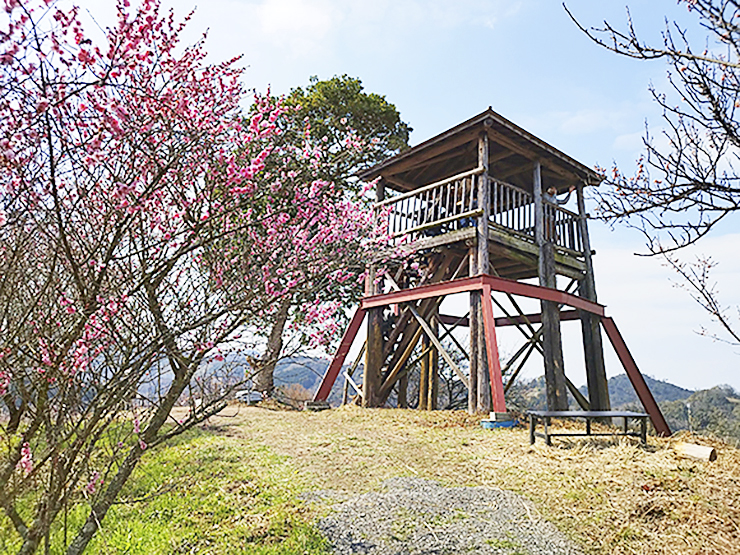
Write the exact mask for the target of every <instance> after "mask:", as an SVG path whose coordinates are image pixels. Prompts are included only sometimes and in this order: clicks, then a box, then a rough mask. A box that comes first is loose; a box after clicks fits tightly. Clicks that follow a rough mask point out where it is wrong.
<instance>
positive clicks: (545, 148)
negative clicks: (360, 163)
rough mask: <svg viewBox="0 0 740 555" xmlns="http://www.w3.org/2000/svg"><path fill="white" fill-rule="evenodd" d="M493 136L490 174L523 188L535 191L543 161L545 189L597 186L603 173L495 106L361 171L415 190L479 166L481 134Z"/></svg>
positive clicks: (365, 176)
mask: <svg viewBox="0 0 740 555" xmlns="http://www.w3.org/2000/svg"><path fill="white" fill-rule="evenodd" d="M482 133H487V134H488V139H489V175H491V177H494V178H496V179H500V180H501V181H506V182H508V183H511V184H513V185H516V186H518V187H520V188H522V189H524V190H528V191H530V192H531V190H532V171H533V164H534V162H535V161H537V160H539V161H540V163H541V165H542V182H543V186H545V187H555V188H556V189H557V190H558V191H563V190H566V189H568V187H570V186H571V185H575V184H576V183H577V182H584V183H585V184H586V185H598V184H599V183H600V182H601V181H602V180H603V179H604V176H603V175H601V174H599V173H598V172H596V171H594V170H592V169H591V168H589V167H588V166H585V165H584V164H581V163H580V162H578V161H577V160H575V159H573V158H571V157H570V156H568V155H567V154H565V153H563V152H561V151H560V150H558V149H557V148H555V147H553V146H551V145H549V144H548V143H546V142H545V141H543V140H542V139H539V138H537V137H535V136H534V135H532V134H531V133H529V132H528V131H525V130H524V129H522V128H521V127H519V126H518V125H516V124H514V123H512V122H510V121H509V120H508V119H506V118H505V117H503V116H501V115H500V114H498V113H496V112H494V111H493V110H492V109H491V108H490V107H489V108H488V109H487V110H486V111H484V112H482V113H480V114H478V115H477V116H475V117H472V118H470V119H469V120H467V121H465V122H463V123H461V124H459V125H456V126H455V127H453V128H452V129H449V130H447V131H445V132H443V133H440V134H439V135H437V136H436V137H432V138H431V139H429V140H427V141H424V142H423V143H421V144H419V145H416V146H415V147H413V148H410V149H408V150H405V151H403V152H401V153H400V154H397V155H396V156H394V157H392V158H389V159H388V160H386V161H384V162H381V163H380V164H377V165H375V166H373V167H371V168H368V169H367V170H365V171H363V172H362V173H361V174H360V177H361V178H362V179H364V180H370V179H375V178H377V177H382V178H383V180H384V181H385V183H386V185H387V186H388V187H390V188H393V189H396V190H399V191H410V190H413V189H416V188H418V187H421V186H423V185H426V184H429V183H433V182H435V181H439V180H442V179H446V178H447V177H451V176H453V175H456V174H458V173H462V172H464V171H467V170H470V169H473V168H475V167H476V166H477V165H478V137H479V136H480V135H481V134H482Z"/></svg>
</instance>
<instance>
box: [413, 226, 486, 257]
mask: <svg viewBox="0 0 740 555" xmlns="http://www.w3.org/2000/svg"><path fill="white" fill-rule="evenodd" d="M471 239H473V240H474V239H475V228H474V227H464V228H462V229H456V230H454V231H450V232H448V233H443V234H442V235H435V236H434V237H424V238H422V239H417V240H416V241H413V242H411V243H409V244H408V245H401V246H400V247H399V249H401V251H402V252H404V253H411V252H414V251H418V250H425V249H433V248H436V247H442V246H445V245H450V244H452V243H459V242H463V241H468V240H471Z"/></svg>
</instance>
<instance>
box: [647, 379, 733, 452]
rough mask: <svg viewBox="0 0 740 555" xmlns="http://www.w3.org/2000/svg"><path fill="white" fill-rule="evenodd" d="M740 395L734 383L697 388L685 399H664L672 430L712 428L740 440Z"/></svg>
mask: <svg viewBox="0 0 740 555" xmlns="http://www.w3.org/2000/svg"><path fill="white" fill-rule="evenodd" d="M739 397H740V395H738V393H737V392H736V391H735V390H733V389H732V388H731V387H730V386H718V387H713V388H711V389H702V390H700V391H697V392H696V393H694V394H693V395H691V396H690V397H688V398H687V399H684V400H679V401H673V402H668V403H662V404H661V409H662V410H663V415H664V416H665V417H666V420H667V421H668V425H669V426H671V429H672V430H681V429H684V430H686V429H689V430H692V431H695V432H711V433H713V434H714V435H716V436H719V437H723V438H732V439H734V440H736V441H737V440H740V398H739Z"/></svg>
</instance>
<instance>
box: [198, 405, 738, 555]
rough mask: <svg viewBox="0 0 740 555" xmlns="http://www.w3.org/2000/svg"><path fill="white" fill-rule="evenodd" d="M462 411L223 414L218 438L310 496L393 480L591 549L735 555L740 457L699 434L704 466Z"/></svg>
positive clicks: (667, 449)
mask: <svg viewBox="0 0 740 555" xmlns="http://www.w3.org/2000/svg"><path fill="white" fill-rule="evenodd" d="M478 420H479V419H478V418H472V417H469V416H468V415H467V414H464V413H451V412H433V413H424V412H419V411H400V410H381V409H377V410H369V409H359V408H355V407H343V408H341V409H336V410H331V411H326V412H320V413H305V412H286V411H275V410H265V409H259V408H239V409H237V407H230V408H229V409H227V410H225V411H224V413H223V415H222V416H219V417H217V418H214V419H213V420H212V422H211V424H213V425H216V426H217V427H218V429H219V430H220V431H221V432H222V433H226V434H229V435H238V436H239V437H241V438H242V439H244V440H246V441H249V442H254V443H255V444H259V445H266V446H268V447H269V448H270V449H271V450H273V451H275V452H276V453H278V454H280V455H284V456H287V457H289V458H290V459H291V461H292V466H293V467H294V468H296V469H298V470H297V472H298V474H297V475H296V476H295V479H296V480H298V481H300V482H301V483H302V485H303V487H304V488H307V489H335V490H342V491H345V492H347V493H359V492H363V491H368V490H370V489H373V488H376V487H377V486H378V485H379V484H380V483H381V482H382V481H383V480H385V479H386V478H389V477H392V476H399V475H406V476H418V477H422V478H429V479H434V480H438V481H440V482H442V483H444V484H446V485H483V486H491V487H500V488H505V489H509V490H513V491H516V492H518V493H521V494H522V495H524V496H525V497H527V498H529V499H531V500H532V501H533V502H534V503H535V506H536V507H537V510H538V511H540V513H541V514H542V515H543V516H544V517H545V518H547V519H549V520H551V521H552V522H554V523H555V524H556V525H557V526H558V527H559V528H560V529H561V530H562V531H564V532H565V533H566V534H567V535H568V536H569V537H571V538H572V539H574V540H575V541H576V542H577V543H578V544H580V545H581V546H582V547H583V549H584V550H585V551H586V552H589V553H615V554H622V553H635V554H637V553H639V554H649V553H662V554H696V553H702V554H710V553H717V554H719V553H722V554H728V553H740V528H738V524H737V523H738V522H740V451H739V450H738V449H735V448H734V447H730V446H728V445H725V444H724V443H722V442H720V441H717V440H711V439H708V438H700V439H697V438H693V441H697V442H701V443H703V444H705V445H712V446H713V447H715V448H716V449H717V452H718V455H719V456H718V459H717V461H715V462H712V463H704V462H696V461H690V460H685V459H679V458H677V456H676V455H675V453H674V451H673V450H672V449H671V444H672V443H673V442H675V441H677V440H678V439H682V440H684V441H686V440H689V441H692V438H687V437H686V436H682V437H681V438H672V439H657V438H649V440H648V443H649V445H648V447H647V448H643V447H640V446H639V445H638V443H637V442H636V441H633V440H631V439H625V438H622V439H614V440H612V439H598V440H597V439H592V440H585V439H573V440H563V439H561V440H558V439H555V440H554V447H551V448H548V447H546V446H545V445H544V444H543V443H542V442H541V440H538V442H537V444H536V445H535V446H530V445H529V438H528V432H527V430H526V429H525V428H523V427H520V428H517V429H513V430H495V431H490V430H483V429H481V428H480V427H479V423H478Z"/></svg>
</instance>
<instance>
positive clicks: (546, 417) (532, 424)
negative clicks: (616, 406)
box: [527, 410, 648, 445]
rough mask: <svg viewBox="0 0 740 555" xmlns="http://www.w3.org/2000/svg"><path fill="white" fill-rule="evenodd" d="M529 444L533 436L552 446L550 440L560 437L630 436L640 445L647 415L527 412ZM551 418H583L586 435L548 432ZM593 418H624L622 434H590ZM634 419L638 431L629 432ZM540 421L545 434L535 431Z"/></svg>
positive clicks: (623, 412) (645, 428)
mask: <svg viewBox="0 0 740 555" xmlns="http://www.w3.org/2000/svg"><path fill="white" fill-rule="evenodd" d="M527 414H528V415H529V443H530V444H533V443H534V440H535V436H539V437H541V438H544V440H545V444H546V445H552V441H551V439H550V438H553V437H562V436H583V437H585V436H612V435H619V436H632V437H639V438H640V441H642V444H643V445H645V444H646V443H647V419H648V415H647V414H644V413H642V412H632V411H615V410H588V411H578V410H563V411H557V410H529V411H527ZM551 418H584V419H585V420H586V433H585V434H584V433H578V432H558V433H552V432H550V419H551ZM595 418H597V419H598V418H624V429H623V431H622V432H615V433H592V432H591V421H592V420H593V419H595ZM630 418H632V419H635V420H639V421H640V431H639V432H631V431H630V429H629V426H628V424H629V419H630ZM540 420H541V421H542V423H543V424H544V427H545V433H544V434H543V433H539V432H537V431H536V427H537V422H538V421H540Z"/></svg>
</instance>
